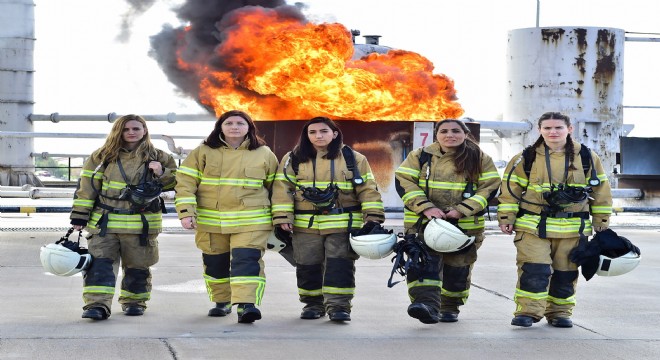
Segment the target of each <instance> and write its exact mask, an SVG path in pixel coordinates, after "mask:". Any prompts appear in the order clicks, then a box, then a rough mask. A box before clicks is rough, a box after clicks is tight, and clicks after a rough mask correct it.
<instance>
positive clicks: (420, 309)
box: [408, 303, 440, 324]
mask: <svg viewBox="0 0 660 360" xmlns="http://www.w3.org/2000/svg"><path fill="white" fill-rule="evenodd" d="M408 315H410V317H413V318H415V319H417V320H419V321H421V322H423V323H424V324H436V323H437V322H439V321H440V318H439V317H438V312H437V310H435V309H434V308H432V307H431V306H428V305H426V304H422V303H412V304H410V306H408Z"/></svg>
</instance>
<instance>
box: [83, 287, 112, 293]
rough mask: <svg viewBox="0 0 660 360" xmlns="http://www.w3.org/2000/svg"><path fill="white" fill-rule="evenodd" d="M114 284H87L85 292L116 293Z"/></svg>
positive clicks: (84, 288)
mask: <svg viewBox="0 0 660 360" xmlns="http://www.w3.org/2000/svg"><path fill="white" fill-rule="evenodd" d="M114 293H115V288H114V286H85V287H83V294H114Z"/></svg>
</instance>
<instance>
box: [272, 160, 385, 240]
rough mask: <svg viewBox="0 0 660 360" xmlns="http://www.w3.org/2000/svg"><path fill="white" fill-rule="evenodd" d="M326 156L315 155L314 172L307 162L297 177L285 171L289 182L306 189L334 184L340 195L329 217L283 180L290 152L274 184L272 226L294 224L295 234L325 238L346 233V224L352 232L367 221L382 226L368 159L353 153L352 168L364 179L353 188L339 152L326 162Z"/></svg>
mask: <svg viewBox="0 0 660 360" xmlns="http://www.w3.org/2000/svg"><path fill="white" fill-rule="evenodd" d="M326 154H327V152H325V151H318V152H317V154H316V168H315V169H314V166H313V164H312V161H311V160H309V161H307V162H303V163H300V164H299V168H298V174H295V172H294V170H293V169H292V167H291V166H290V165H289V166H288V167H287V168H286V171H287V176H288V177H289V179H291V181H293V182H294V183H296V184H298V185H303V186H305V187H312V186H315V187H317V188H319V189H326V187H327V186H328V185H329V184H330V182H331V181H332V183H333V184H336V185H337V186H338V187H339V195H338V198H337V200H336V206H335V208H334V210H333V211H332V212H330V213H328V214H317V213H315V211H314V210H316V209H315V207H314V205H313V204H312V203H311V202H309V201H307V200H305V199H304V198H303V196H302V195H301V193H302V191H301V190H300V189H299V188H298V187H297V186H295V185H294V184H292V183H291V182H289V181H288V180H287V179H286V177H285V176H284V172H283V171H284V166H285V164H286V163H287V160H288V159H289V157H290V156H291V153H290V152H289V153H287V154H286V155H285V156H284V158H283V159H282V161H281V163H280V167H279V169H278V172H277V177H276V178H275V183H274V185H273V224H275V225H278V224H293V226H294V228H295V230H294V231H296V232H305V233H312V234H319V235H327V234H334V233H341V232H347V231H348V230H349V223H351V228H353V229H357V228H360V227H361V226H362V222H366V221H378V222H381V223H382V222H383V221H384V220H385V213H384V209H383V202H382V200H381V196H380V193H379V192H378V186H377V184H376V180H375V178H374V176H373V174H372V172H371V167H370V166H369V163H368V162H367V158H366V157H365V156H364V155H362V154H360V153H359V152H357V151H354V154H355V166H356V167H357V169H358V171H359V172H360V175H361V176H362V178H363V179H364V183H362V184H361V185H354V184H353V182H352V181H351V180H350V179H351V178H352V177H353V174H351V172H350V171H349V170H348V167H347V165H346V160H345V159H344V156H343V155H342V154H341V152H340V154H339V156H338V157H337V158H336V159H334V160H328V159H325V158H324V156H325V155H326ZM331 162H334V178H332V177H331V175H330V173H331V171H330V170H331V169H330V168H331ZM310 221H311V226H310Z"/></svg>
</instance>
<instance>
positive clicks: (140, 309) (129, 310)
mask: <svg viewBox="0 0 660 360" xmlns="http://www.w3.org/2000/svg"><path fill="white" fill-rule="evenodd" d="M143 314H144V306H141V305H137V304H128V305H125V306H124V315H128V316H141V315H143Z"/></svg>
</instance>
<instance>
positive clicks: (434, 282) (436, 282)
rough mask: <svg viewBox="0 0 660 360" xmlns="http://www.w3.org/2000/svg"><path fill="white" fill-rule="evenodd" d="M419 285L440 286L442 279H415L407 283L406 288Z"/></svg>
mask: <svg viewBox="0 0 660 360" xmlns="http://www.w3.org/2000/svg"><path fill="white" fill-rule="evenodd" d="M420 286H433V287H441V286H442V280H429V279H423V280H415V281H411V282H409V283H408V289H412V288H416V287H420Z"/></svg>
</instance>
